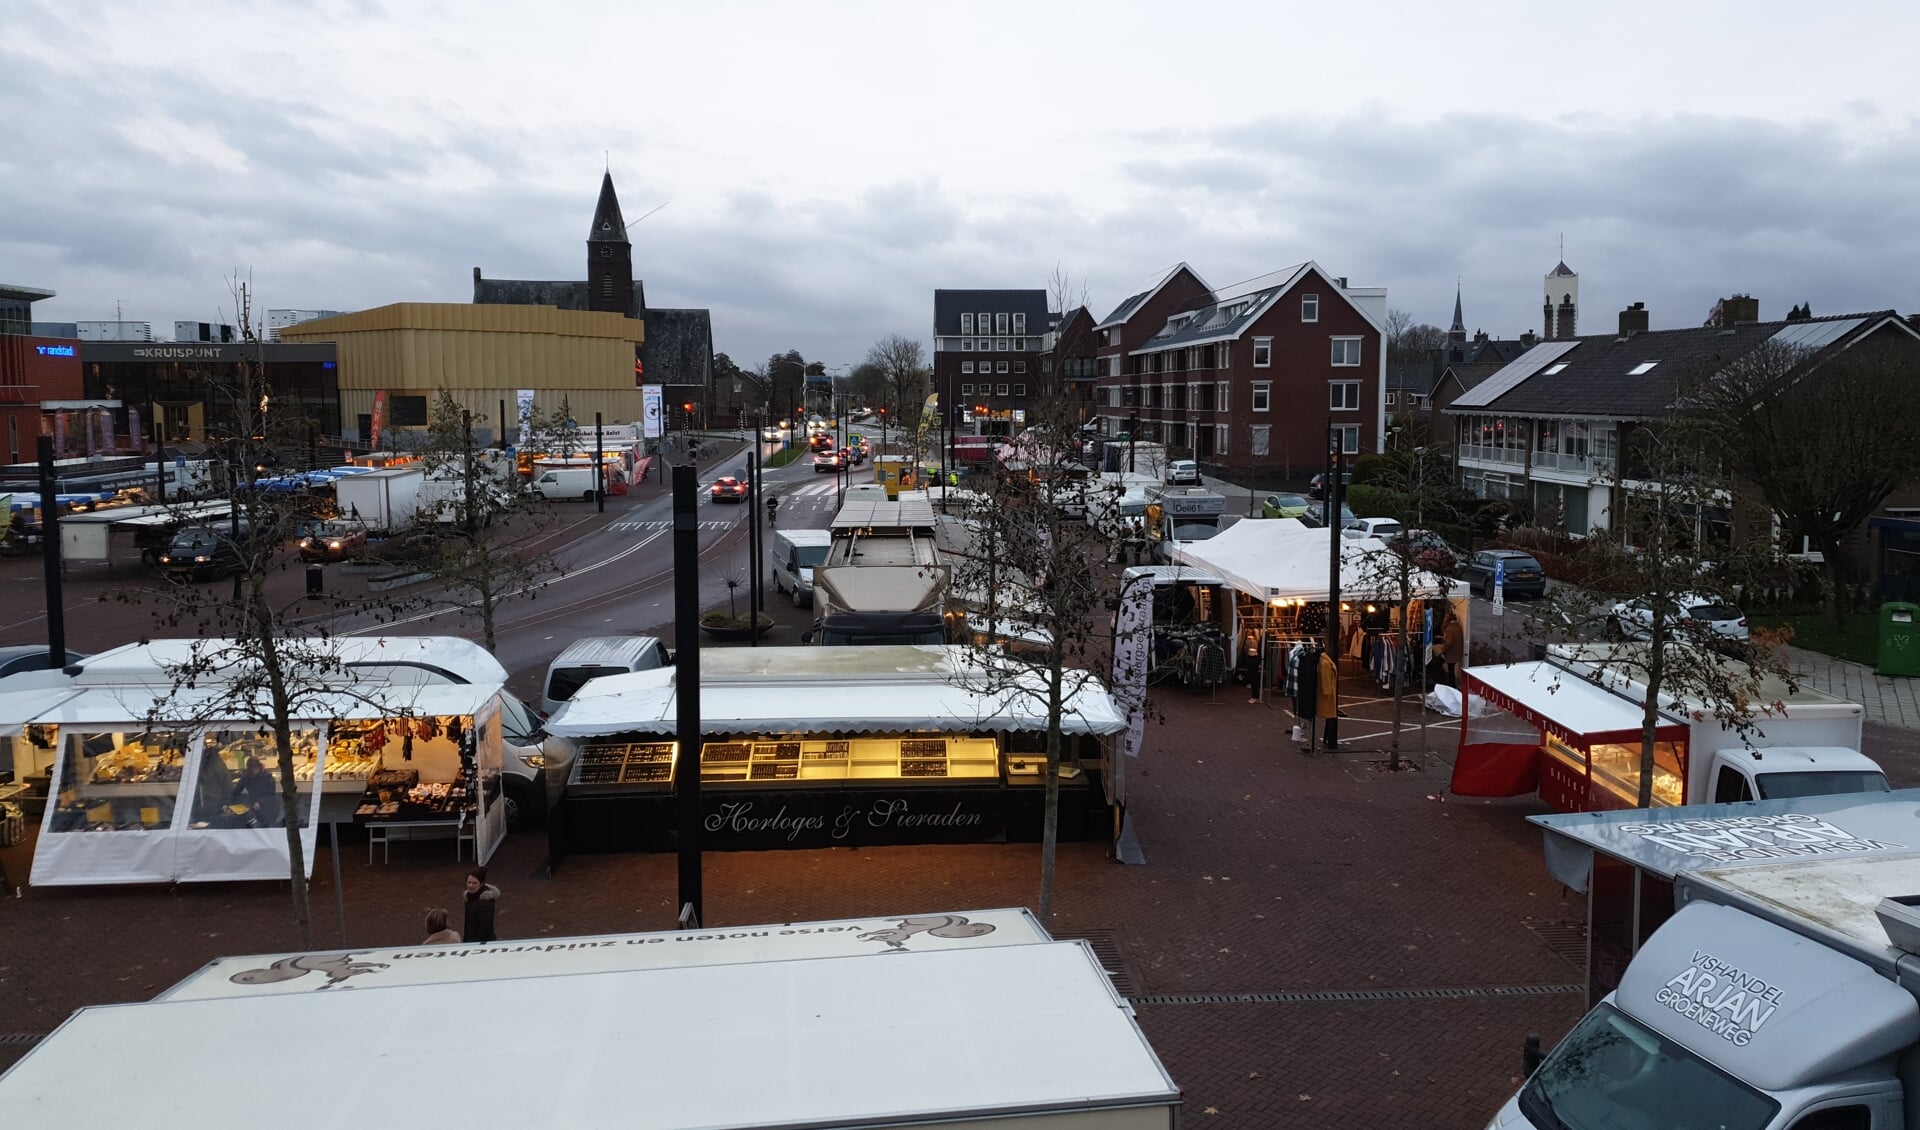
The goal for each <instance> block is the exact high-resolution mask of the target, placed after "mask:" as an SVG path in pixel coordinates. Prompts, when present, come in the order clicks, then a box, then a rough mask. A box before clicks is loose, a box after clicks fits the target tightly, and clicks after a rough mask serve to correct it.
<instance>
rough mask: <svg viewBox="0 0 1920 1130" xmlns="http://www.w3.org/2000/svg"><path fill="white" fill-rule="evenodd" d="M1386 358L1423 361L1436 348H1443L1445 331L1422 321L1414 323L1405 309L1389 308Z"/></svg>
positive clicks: (1445, 336)
mask: <svg viewBox="0 0 1920 1130" xmlns="http://www.w3.org/2000/svg"><path fill="white" fill-rule="evenodd" d="M1386 338H1387V360H1389V361H1394V362H1405V361H1425V360H1426V359H1427V358H1428V357H1429V356H1430V355H1431V354H1432V353H1433V351H1434V350H1436V349H1444V348H1445V347H1446V344H1447V331H1445V330H1443V329H1441V328H1440V327H1438V326H1432V325H1428V324H1426V323H1424V322H1421V323H1416V322H1414V320H1413V315H1412V314H1409V313H1407V312H1406V311H1405V310H1394V309H1389V310H1388V311H1387V323H1386Z"/></svg>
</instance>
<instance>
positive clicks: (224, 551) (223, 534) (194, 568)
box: [160, 526, 246, 581]
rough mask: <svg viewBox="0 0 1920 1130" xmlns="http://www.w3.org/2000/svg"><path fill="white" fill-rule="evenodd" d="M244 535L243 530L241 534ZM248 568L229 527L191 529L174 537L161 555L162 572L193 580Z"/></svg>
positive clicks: (182, 531)
mask: <svg viewBox="0 0 1920 1130" xmlns="http://www.w3.org/2000/svg"><path fill="white" fill-rule="evenodd" d="M245 533H246V531H245V530H244V529H243V530H242V531H241V535H242V536H243V537H244V536H245ZM245 567H246V566H245V562H244V561H243V560H242V559H241V556H240V547H239V546H238V545H236V544H234V536H233V531H232V530H231V529H230V528H219V529H216V528H215V527H213V526H188V527H186V528H185V529H183V530H181V531H180V532H179V533H177V534H175V535H173V541H172V542H170V543H169V544H168V545H167V548H166V550H165V552H163V553H161V554H160V570H161V572H163V573H165V574H167V575H168V576H169V577H186V578H187V579H189V580H194V581H209V580H213V579H215V578H217V577H224V576H227V575H228V574H230V573H238V572H240V571H241V570H242V569H244V568H245Z"/></svg>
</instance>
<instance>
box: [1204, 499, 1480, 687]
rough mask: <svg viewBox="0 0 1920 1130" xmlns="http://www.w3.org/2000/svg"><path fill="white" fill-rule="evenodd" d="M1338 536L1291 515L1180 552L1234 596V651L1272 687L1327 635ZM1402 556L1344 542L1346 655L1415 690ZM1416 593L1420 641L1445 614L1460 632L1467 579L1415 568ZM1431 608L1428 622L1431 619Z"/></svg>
mask: <svg viewBox="0 0 1920 1130" xmlns="http://www.w3.org/2000/svg"><path fill="white" fill-rule="evenodd" d="M1335 536H1337V535H1336V531H1333V530H1330V529H1326V528H1309V527H1307V526H1305V525H1302V524H1301V523H1300V522H1299V521H1297V520H1295V519H1292V518H1271V519H1264V520H1243V521H1240V522H1235V523H1234V524H1233V525H1231V526H1229V527H1227V528H1226V529H1224V530H1222V531H1220V533H1219V534H1217V535H1215V536H1213V537H1211V538H1208V539H1207V540H1206V541H1204V542H1197V543H1193V544H1192V545H1188V546H1182V547H1181V548H1180V549H1179V550H1177V551H1176V553H1175V555H1174V556H1175V559H1176V560H1175V563H1176V564H1179V565H1184V566H1187V567H1188V568H1191V569H1194V570H1197V571H1200V572H1203V573H1210V574H1213V575H1215V576H1218V577H1220V578H1222V579H1223V580H1225V581H1226V582H1227V583H1228V584H1229V585H1231V586H1232V587H1233V589H1234V592H1235V608H1234V615H1233V620H1234V623H1235V625H1236V635H1235V642H1236V648H1235V654H1236V656H1238V657H1239V659H1240V662H1243V663H1245V662H1248V661H1249V659H1251V658H1257V660H1258V661H1259V662H1260V663H1261V665H1262V670H1263V671H1264V673H1265V674H1264V677H1265V681H1266V682H1267V684H1268V685H1270V686H1273V685H1279V684H1280V682H1281V680H1282V673H1283V672H1284V671H1285V669H1286V666H1287V662H1288V658H1289V656H1290V654H1291V653H1292V652H1293V651H1294V649H1295V648H1297V647H1300V646H1304V645H1310V644H1312V643H1315V642H1318V641H1322V640H1324V639H1325V638H1326V634H1327V600H1328V597H1329V596H1330V595H1331V593H1330V588H1331V581H1332V576H1331V573H1330V571H1329V566H1330V558H1331V552H1330V546H1329V544H1328V542H1329V539H1331V538H1333V537H1335ZM1400 568H1401V560H1400V558H1399V557H1398V556H1396V555H1395V554H1394V553H1393V551H1392V550H1391V549H1389V548H1388V547H1387V544H1386V543H1385V542H1384V541H1381V540H1380V539H1379V538H1347V537H1342V538H1341V539H1340V602H1341V604H1340V611H1341V613H1342V616H1341V618H1340V627H1341V631H1340V636H1339V638H1340V655H1341V657H1342V658H1343V659H1344V660H1346V661H1347V663H1348V664H1349V667H1350V669H1354V668H1357V669H1359V670H1362V671H1364V672H1366V673H1367V674H1368V675H1369V676H1370V677H1373V678H1376V679H1377V680H1378V681H1379V682H1381V683H1382V684H1383V685H1390V684H1391V682H1392V677H1391V676H1392V674H1393V672H1394V670H1395V669H1396V668H1397V669H1398V670H1399V671H1400V672H1401V674H1402V675H1403V676H1404V681H1405V682H1406V683H1407V684H1409V685H1412V684H1415V683H1417V682H1419V678H1418V676H1419V675H1420V673H1421V670H1422V667H1423V663H1422V659H1423V658H1424V653H1425V648H1424V646H1419V645H1416V646H1415V647H1414V648H1410V649H1408V651H1407V652H1405V653H1403V652H1401V650H1400V649H1399V639H1398V637H1399V634H1400V626H1401V625H1400V616H1401V609H1400V597H1401V596H1402V595H1403V594H1402V591H1401V573H1400ZM1404 595H1407V596H1410V597H1411V602H1410V605H1409V608H1408V615H1409V617H1410V619H1409V621H1408V627H1407V631H1408V634H1409V635H1410V636H1411V637H1413V638H1415V639H1422V638H1424V637H1425V634H1426V632H1427V626H1428V624H1429V622H1431V623H1432V624H1433V625H1434V628H1433V630H1434V632H1435V634H1436V635H1437V634H1438V631H1439V625H1440V624H1441V623H1442V619H1441V608H1440V606H1442V605H1444V606H1445V611H1446V612H1447V613H1448V614H1450V615H1453V616H1456V617H1458V618H1459V620H1460V623H1461V625H1462V629H1463V632H1464V630H1465V628H1466V625H1468V623H1469V620H1468V619H1467V616H1468V610H1469V605H1470V600H1469V593H1468V590H1467V586H1466V583H1465V582H1463V581H1458V580H1455V579H1453V578H1451V577H1443V576H1441V575H1439V574H1437V573H1432V572H1429V571H1427V570H1425V569H1414V568H1411V567H1409V568H1408V569H1407V573H1406V590H1405V594H1404ZM1430 610H1431V611H1432V613H1433V615H1432V619H1431V621H1429V616H1428V613H1429V611H1430Z"/></svg>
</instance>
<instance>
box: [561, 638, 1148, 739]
mask: <svg viewBox="0 0 1920 1130" xmlns="http://www.w3.org/2000/svg"><path fill="white" fill-rule="evenodd" d="M979 655H980V653H979V652H978V651H977V650H976V649H973V648H968V647H956V646H945V645H935V644H928V645H919V646H913V645H886V646H873V647H784V648H782V647H761V648H724V649H715V650H714V651H711V652H703V653H702V654H701V666H702V668H703V669H702V671H701V678H700V730H701V732H702V733H707V734H731V733H788V732H792V731H794V730H795V729H805V730H811V731H814V732H821V733H871V732H884V731H916V730H920V731H925V730H961V729H965V730H976V729H979V730H986V729H993V730H1001V729H1004V730H1022V731H1033V730H1044V729H1045V728H1046V725H1047V711H1046V693H1045V686H1044V684H1043V682H1042V681H1041V679H1040V676H1039V675H1038V674H1037V673H1036V672H1033V671H1031V670H1030V669H1028V668H1026V667H1025V666H1024V665H1021V664H1018V663H1017V662H1007V664H1006V665H1005V666H1004V667H996V668H995V669H993V670H988V669H987V668H985V667H983V666H982V665H981V664H982V663H983V662H989V661H987V660H982V659H978V658H975V657H977V656H979ZM673 681H674V671H673V669H672V668H666V667H663V668H659V669H657V670H653V671H637V672H633V673H630V674H624V675H608V676H605V677H602V678H599V679H594V680H592V681H590V682H588V683H587V684H586V686H584V687H582V688H580V692H579V693H578V694H576V695H574V697H573V699H572V700H571V701H569V702H567V703H566V704H565V705H563V706H562V707H561V708H560V709H559V711H557V712H556V713H555V714H554V716H553V718H552V719H551V720H550V721H548V723H547V729H548V731H549V732H551V733H555V734H559V735H561V736H563V737H593V736H597V735H602V734H622V733H663V734H667V733H672V732H673V730H674V726H675V695H674V686H673ZM1068 681H1069V685H1070V686H1077V687H1078V690H1077V691H1076V693H1074V694H1072V695H1071V696H1070V697H1069V698H1068V700H1067V703H1066V709H1065V712H1064V715H1063V717H1062V719H1061V728H1062V731H1063V732H1065V733H1070V734H1114V733H1119V732H1120V731H1121V730H1122V729H1125V728H1126V719H1125V717H1124V716H1123V715H1122V713H1121V711H1120V708H1119V707H1118V706H1117V705H1116V704H1115V703H1114V701H1113V698H1112V696H1111V695H1109V694H1108V693H1107V688H1106V685H1105V684H1104V683H1102V682H1101V681H1100V680H1099V679H1098V678H1097V677H1095V676H1093V675H1092V674H1089V673H1086V672H1078V671H1076V672H1073V673H1071V674H1070V675H1069V676H1068Z"/></svg>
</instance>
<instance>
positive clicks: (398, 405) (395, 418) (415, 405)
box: [387, 396, 427, 428]
mask: <svg viewBox="0 0 1920 1130" xmlns="http://www.w3.org/2000/svg"><path fill="white" fill-rule="evenodd" d="M387 408H388V416H387V423H389V424H391V425H392V426H394V427H396V428H424V427H426V426H427V398H426V397H424V396H395V397H391V398H390V399H389V400H388V401H387Z"/></svg>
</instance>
